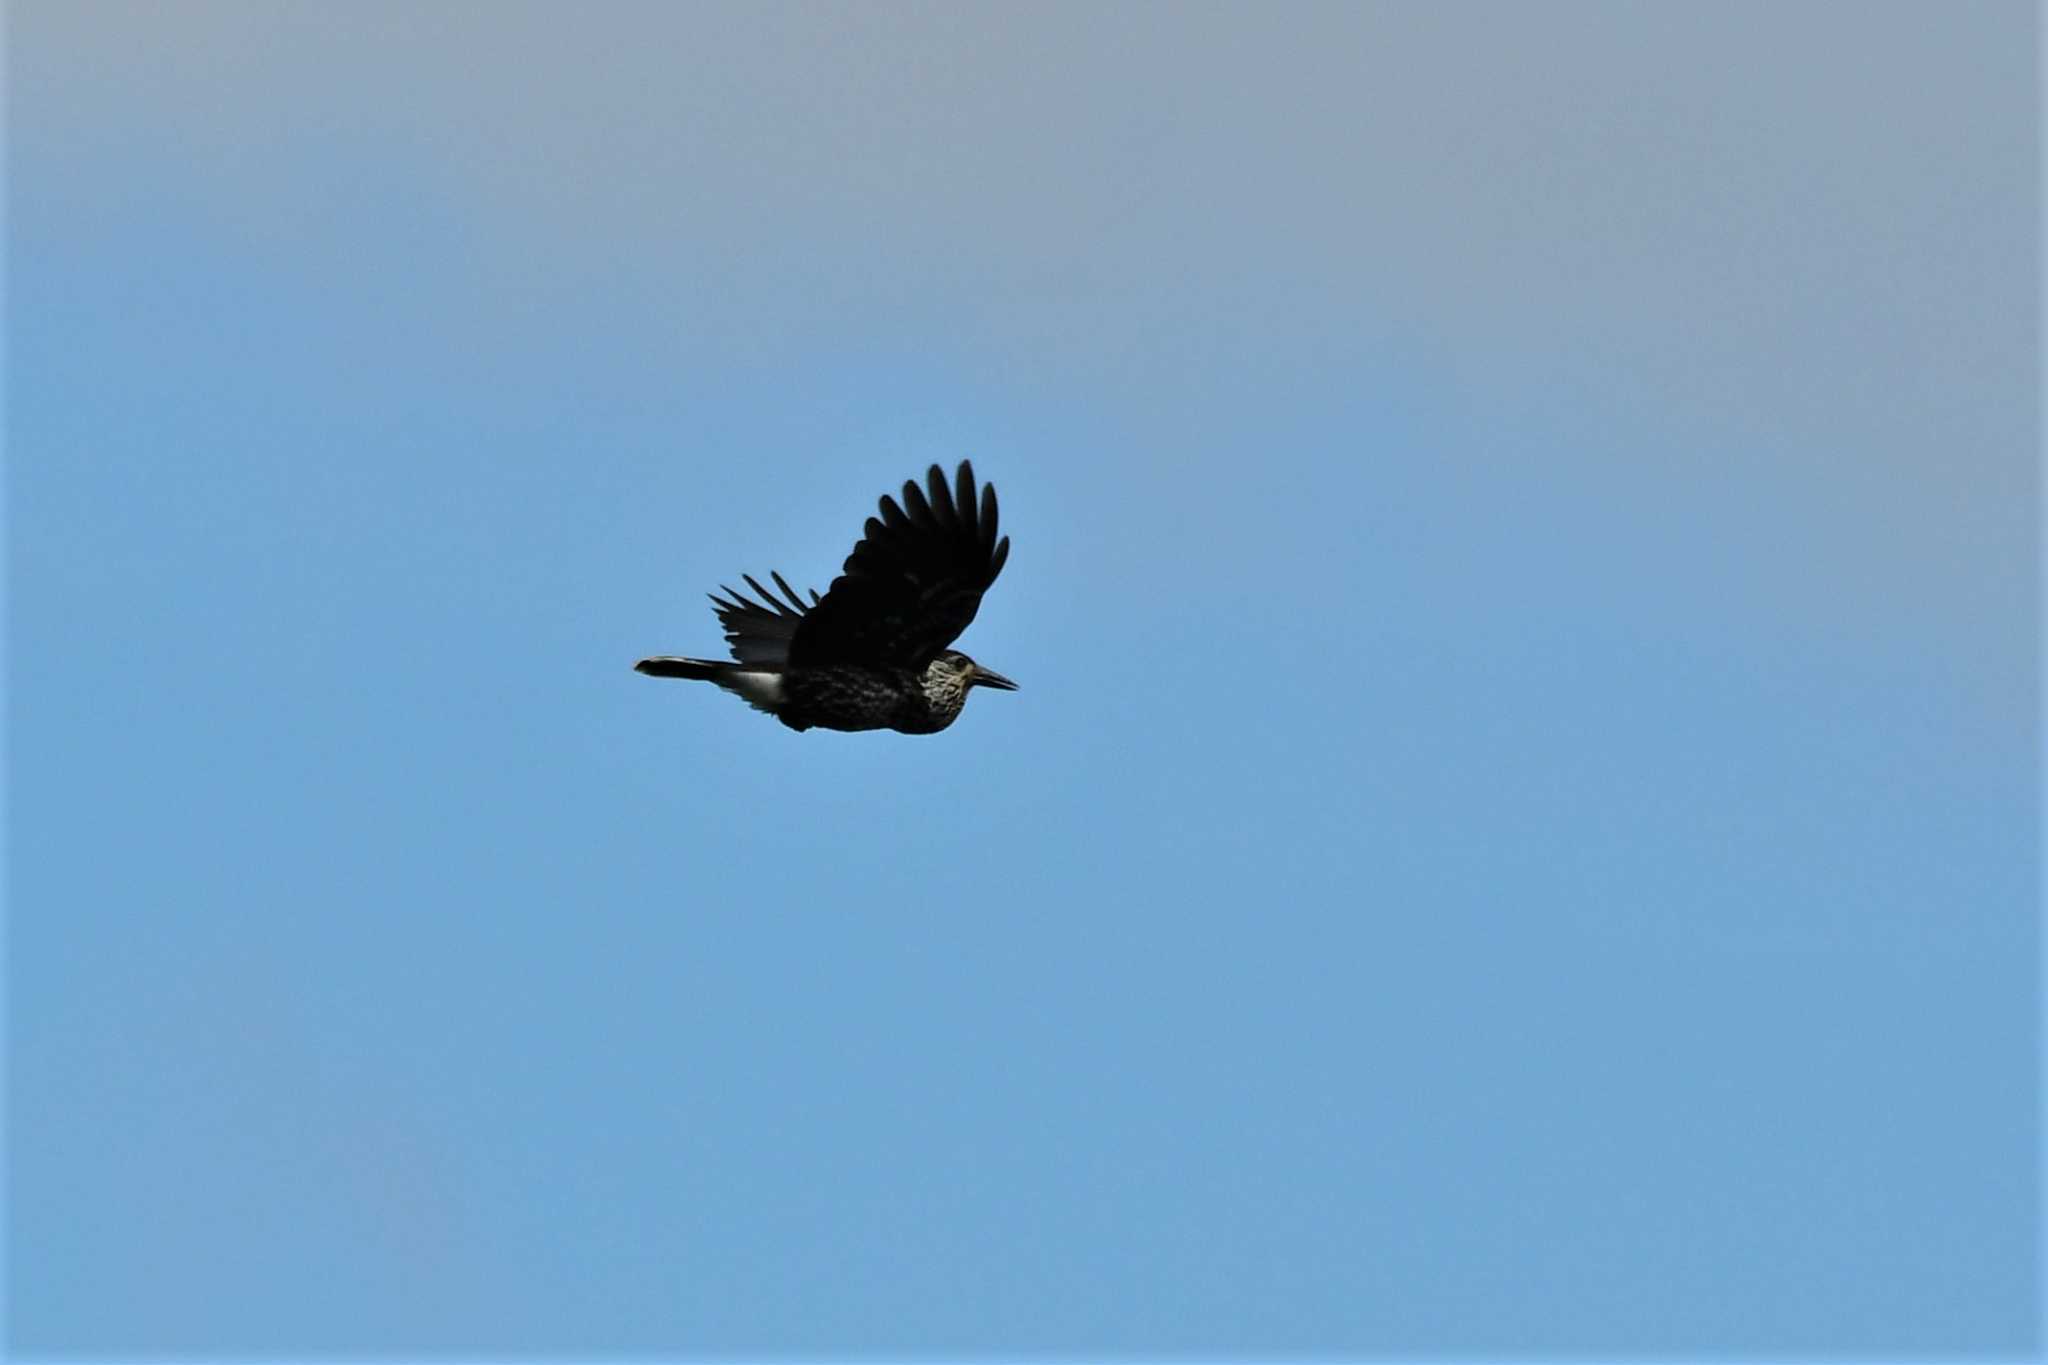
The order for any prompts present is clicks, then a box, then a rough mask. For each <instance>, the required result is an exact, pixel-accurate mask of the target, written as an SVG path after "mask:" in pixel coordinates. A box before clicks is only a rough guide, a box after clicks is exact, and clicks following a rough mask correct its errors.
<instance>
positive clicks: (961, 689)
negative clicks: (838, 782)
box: [633, 460, 1017, 735]
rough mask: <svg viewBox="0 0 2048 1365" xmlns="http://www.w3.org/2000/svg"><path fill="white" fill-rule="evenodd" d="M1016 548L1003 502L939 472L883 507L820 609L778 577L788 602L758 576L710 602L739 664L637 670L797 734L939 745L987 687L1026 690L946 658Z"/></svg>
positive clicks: (967, 470)
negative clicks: (866, 735) (723, 697)
mask: <svg viewBox="0 0 2048 1365" xmlns="http://www.w3.org/2000/svg"><path fill="white" fill-rule="evenodd" d="M1009 557H1010V538H1009V537H1008V536H1004V537H1003V538H1002V539H1001V540H998V539H996V490H995V489H994V488H993V487H983V488H982V489H981V491H980V495H979V496H977V495H976V493H975V486H974V467H973V466H972V465H971V464H969V463H968V462H967V461H965V460H962V461H961V462H960V469H959V472H958V473H957V474H956V475H955V476H954V480H953V484H952V486H951V487H950V488H949V487H948V486H947V484H946V476H945V474H944V473H943V472H941V471H940V469H939V467H938V466H937V465H933V466H932V467H931V472H930V473H928V474H927V475H926V476H925V486H924V487H923V488H919V487H918V486H917V484H916V482H915V481H911V482H908V483H905V484H904V485H903V501H902V504H901V505H900V506H899V505H898V504H897V502H896V500H895V499H894V498H891V497H888V496H887V495H884V496H883V498H882V503H881V515H880V516H879V517H869V518H868V523H867V527H866V529H865V531H864V532H863V534H862V535H861V538H860V543H859V544H858V545H856V546H854V547H853V553H852V554H850V555H848V556H847V557H846V565H845V567H844V569H843V570H842V571H841V573H840V575H839V577H837V578H835V579H833V580H832V586H831V587H830V588H828V589H826V591H825V595H824V596H823V597H820V596H818V594H817V591H816V590H815V589H814V590H812V592H811V600H810V601H809V602H805V601H804V599H803V597H802V596H801V595H800V594H799V593H798V592H797V591H796V590H795V589H793V588H791V587H790V586H789V581H788V580H787V579H785V578H784V577H783V576H782V575H781V574H779V573H771V574H769V577H770V578H772V579H773V580H774V581H775V586H776V587H777V588H780V589H781V590H782V595H781V596H780V597H777V596H776V595H775V594H774V593H773V592H770V591H769V590H768V589H767V588H765V587H763V586H761V583H760V581H759V580H757V579H756V578H755V577H754V576H753V575H752V574H746V575H743V577H744V579H745V581H746V584H747V586H748V587H750V588H752V589H753V590H754V597H758V598H759V599H760V600H759V601H755V600H754V598H750V597H748V596H747V595H746V594H744V593H739V592H734V591H733V590H732V589H731V588H724V589H723V591H724V593H725V595H724V596H723V597H720V596H719V595H718V594H717V593H713V594H711V604H712V606H713V607H714V608H715V609H716V610H717V612H718V620H719V624H721V625H723V626H724V627H725V638H726V640H727V642H728V643H729V644H730V645H731V646H732V657H733V660H734V661H733V662H732V663H725V662H723V661H718V660H710V659H682V658H676V657H674V656H671V655H657V656H655V657H654V658H651V659H642V660H641V661H640V662H639V663H637V664H634V665H633V667H634V668H636V669H637V670H639V671H640V672H642V673H645V674H648V675H649V676H651V677H656V678H693V679H697V680H699V681H702V682H714V683H717V684H718V685H719V686H720V687H722V688H724V689H725V690H726V691H728V692H732V693H736V694H737V695H739V696H740V697H743V698H744V699H745V700H746V701H747V702H748V703H749V704H750V705H752V706H753V707H754V709H755V710H758V711H766V712H767V713H768V714H769V715H771V716H774V717H775V718H776V719H777V720H779V721H781V722H782V723H783V724H784V725H787V726H788V727H789V728H790V729H792V730H808V729H810V728H811V727H812V726H817V727H819V728H821V729H826V730H900V731H902V732H903V733H904V734H907V735H929V734H933V733H936V732H937V731H940V730H943V729H945V728H946V727H947V726H948V725H951V724H952V723H953V722H954V721H955V720H956V719H958V718H959V715H960V710H961V708H962V707H964V706H965V705H966V704H967V693H968V691H969V690H970V689H972V688H976V687H993V688H996V689H998V690H999V691H1003V692H1014V691H1016V690H1017V684H1015V683H1013V682H1011V681H1010V680H1009V679H1008V678H1006V677H1004V676H1003V675H1002V674H1000V673H997V672H995V671H994V670H993V669H988V668H983V667H982V666H981V665H980V664H978V663H976V662H974V660H972V659H970V658H968V657H967V656H966V655H965V654H962V653H960V652H959V651H958V650H956V649H952V648H949V646H951V645H952V643H953V641H954V640H955V639H956V638H958V637H959V634H960V632H961V631H963V630H965V629H967V626H968V624H969V623H970V622H971V621H973V620H974V613H975V612H976V610H978V609H979V608H980V606H981V595H982V594H983V593H985V592H987V591H988V589H989V585H990V584H992V583H994V582H995V581H996V575H997V574H999V573H1001V572H1002V571H1003V561H1004V560H1006V559H1008V558H1009Z"/></svg>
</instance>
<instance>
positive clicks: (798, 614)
mask: <svg viewBox="0 0 2048 1365" xmlns="http://www.w3.org/2000/svg"><path fill="white" fill-rule="evenodd" d="M743 577H744V578H745V580H746V584H747V586H748V587H750V588H752V589H753V590H754V595H755V596H756V597H759V598H760V599H761V600H760V601H759V602H756V601H754V600H753V599H752V598H750V597H748V596H747V595H746V594H745V593H742V592H734V591H733V590H732V589H731V588H726V587H724V585H723V584H721V585H720V587H721V588H723V590H724V592H725V596H724V597H720V596H719V595H718V594H717V593H712V594H711V605H712V606H713V607H715V608H717V610H718V623H719V624H720V625H722V626H724V627H725V639H726V643H728V644H730V645H731V646H732V657H733V658H735V659H737V660H739V661H740V662H741V663H743V664H780V663H787V662H788V661H789V642H790V640H791V639H792V638H794V637H795V635H796V630H797V627H798V626H800V625H802V624H803V620H804V616H805V614H806V613H807V612H809V611H810V610H811V607H807V606H805V605H804V600H803V598H802V597H800V596H798V595H797V591H796V589H794V588H792V587H790V586H789V580H788V579H786V578H784V577H783V576H782V575H781V574H779V573H778V574H770V575H769V577H770V578H773V579H774V580H775V586H776V587H778V588H780V589H782V595H783V597H786V598H788V599H789V600H788V603H787V604H786V605H785V604H784V602H783V601H782V600H781V599H780V598H777V597H776V595H775V594H774V593H772V592H770V591H768V589H766V588H764V587H762V586H761V583H760V580H759V579H757V578H755V577H754V576H753V575H752V574H746V575H743ZM817 603H818V594H817V592H816V591H815V590H814V591H813V592H812V593H811V606H816V605H817ZM764 604H765V605H764Z"/></svg>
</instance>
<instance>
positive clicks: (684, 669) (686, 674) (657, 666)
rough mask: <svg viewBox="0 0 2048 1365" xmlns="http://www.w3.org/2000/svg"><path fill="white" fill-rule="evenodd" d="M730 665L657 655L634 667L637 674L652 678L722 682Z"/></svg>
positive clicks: (705, 660)
mask: <svg viewBox="0 0 2048 1365" xmlns="http://www.w3.org/2000/svg"><path fill="white" fill-rule="evenodd" d="M728 667H729V665H726V664H719V663H712V662H711V661H710V660H708V659H679V658H676V657H675V656H674V655H670V654H657V655H655V656H654V657H653V658H651V659H642V660H641V661H640V662H639V663H637V664H634V665H633V671H634V672H636V673H645V674H646V675H647V676H648V677H650V678H692V679H695V680H696V681H698V682H722V681H723V680H724V679H723V674H724V673H725V671H726V670H727V668H728Z"/></svg>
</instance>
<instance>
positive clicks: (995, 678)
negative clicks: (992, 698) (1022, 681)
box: [974, 664, 1017, 692]
mask: <svg viewBox="0 0 2048 1365" xmlns="http://www.w3.org/2000/svg"><path fill="white" fill-rule="evenodd" d="M974 681H975V682H976V683H977V684H978V685H979V686H982V687H993V688H994V689H995V690H996V691H998V692H1015V691H1016V690H1017V684H1015V683H1013V682H1011V681H1010V680H1009V679H1008V678H1006V677H1004V676H1003V675H1002V674H1000V673H998V672H996V671H995V670H994V669H993V668H983V667H982V666H981V665H980V664H976V665H975V666H974Z"/></svg>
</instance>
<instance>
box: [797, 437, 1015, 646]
mask: <svg viewBox="0 0 2048 1365" xmlns="http://www.w3.org/2000/svg"><path fill="white" fill-rule="evenodd" d="M1009 557H1010V538H1009V537H1008V536H1004V537H1003V538H1002V539H1000V540H998V539H997V538H996V490H995V489H994V488H992V487H989V488H983V489H982V490H981V491H980V495H979V496H978V497H977V495H976V493H975V486H974V467H973V466H972V465H971V464H969V463H968V462H967V461H965V460H962V461H961V462H960V470H959V473H958V474H957V475H956V476H955V478H954V483H953V487H951V488H948V487H947V486H946V476H945V474H944V473H943V472H941V471H940V469H939V467H938V466H937V465H933V466H932V467H931V472H930V473H929V474H927V475H926V476H925V487H924V488H923V489H920V488H919V487H918V486H917V484H916V483H914V482H912V483H906V484H904V485H903V504H902V506H900V507H899V506H897V504H896V500H895V499H894V498H890V497H884V498H883V499H882V504H881V516H880V517H869V518H868V523H867V530H866V532H865V534H863V535H862V536H861V539H860V544H858V545H856V546H854V547H853V553H852V554H850V555H848V556H847V557H846V565H845V569H844V571H843V572H841V573H840V575H839V577H837V578H835V579H833V580H832V586H831V587H830V588H827V589H826V590H825V596H824V598H823V599H822V600H821V601H819V602H818V603H817V604H816V605H814V606H812V607H811V608H810V610H809V611H807V612H805V613H803V614H802V615H801V616H800V617H799V618H798V619H797V622H796V624H795V625H794V627H793V633H792V634H791V636H790V640H789V662H790V663H792V664H795V665H799V666H802V665H806V664H840V663H848V664H871V665H894V666H898V667H903V668H922V667H924V666H925V665H926V664H927V663H930V662H931V660H932V659H933V658H934V657H936V656H937V655H938V653H939V651H940V650H942V649H944V648H945V647H946V646H947V645H950V644H952V643H953V641H954V640H955V639H956V638H957V637H958V636H959V634H960V632H961V631H963V630H965V629H967V626H968V624H969V623H970V622H971V621H973V620H974V613H975V612H976V611H977V610H979V609H980V607H981V595H982V594H983V593H984V592H987V591H988V588H989V585H990V584H992V583H994V582H995V581H996V575H997V574H999V573H1001V572H1002V571H1003V561H1004V560H1006V559H1008V558H1009Z"/></svg>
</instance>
